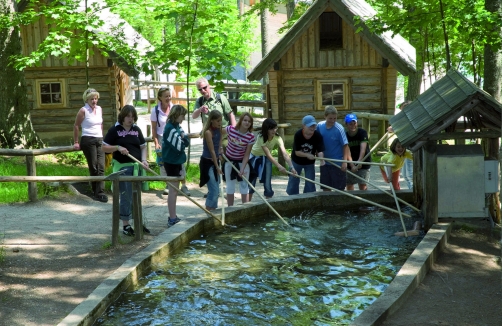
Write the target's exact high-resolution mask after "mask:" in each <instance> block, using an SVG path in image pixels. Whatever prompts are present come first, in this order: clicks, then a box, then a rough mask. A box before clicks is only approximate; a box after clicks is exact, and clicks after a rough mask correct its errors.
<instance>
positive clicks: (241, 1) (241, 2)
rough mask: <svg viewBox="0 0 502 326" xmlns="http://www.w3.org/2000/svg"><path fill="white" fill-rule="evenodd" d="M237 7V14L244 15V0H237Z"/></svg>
mask: <svg viewBox="0 0 502 326" xmlns="http://www.w3.org/2000/svg"><path fill="white" fill-rule="evenodd" d="M237 9H239V16H242V15H244V0H237Z"/></svg>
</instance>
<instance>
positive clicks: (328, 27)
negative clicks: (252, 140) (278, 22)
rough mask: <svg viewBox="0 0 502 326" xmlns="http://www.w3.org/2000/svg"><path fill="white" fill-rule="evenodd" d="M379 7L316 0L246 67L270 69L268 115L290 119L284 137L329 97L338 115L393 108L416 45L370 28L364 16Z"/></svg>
mask: <svg viewBox="0 0 502 326" xmlns="http://www.w3.org/2000/svg"><path fill="white" fill-rule="evenodd" d="M375 14H376V12H375V11H374V9H373V8H372V7H371V6H370V5H369V4H367V3H366V2H365V1H363V0H317V1H316V2H315V3H314V4H312V6H311V7H310V8H309V9H308V10H307V12H306V13H305V14H304V15H303V16H302V17H301V18H300V19H299V20H298V21H297V22H296V23H295V24H294V25H293V27H292V28H291V29H290V30H289V31H288V32H287V33H286V34H285V35H284V36H283V37H282V39H281V40H279V42H278V43H277V44H276V45H275V46H274V47H273V48H272V49H271V50H270V52H269V53H268V54H267V55H266V56H265V57H264V58H263V59H262V60H261V61H260V62H259V63H258V65H256V67H255V68H254V69H253V70H252V71H251V73H250V74H249V75H248V79H249V80H260V79H262V78H263V77H265V76H266V75H267V74H268V85H267V86H268V89H267V105H268V111H269V114H268V116H269V117H271V118H273V119H275V120H277V121H278V122H280V123H291V126H292V128H288V129H287V130H286V137H288V136H289V137H292V135H293V134H294V133H295V131H296V130H298V129H299V128H301V121H302V117H303V116H305V115H307V114H312V115H314V117H315V118H316V119H317V120H318V121H320V120H323V119H324V108H325V106H326V105H335V107H336V108H337V110H338V111H339V114H338V118H339V121H343V120H342V119H343V118H344V116H345V115H346V114H347V113H356V114H357V112H358V111H364V112H371V113H379V114H394V109H395V107H396V100H395V98H396V86H397V75H398V72H399V73H401V74H403V75H405V76H407V75H409V74H410V73H413V72H415V49H414V48H413V47H412V46H411V45H410V44H409V43H408V42H407V41H406V40H405V39H404V38H402V37H401V36H399V35H394V36H393V35H392V33H391V32H385V33H383V34H375V33H373V32H371V31H370V30H369V29H368V27H367V26H366V25H365V24H364V21H365V20H367V19H369V18H371V17H373V16H375ZM356 17H359V18H360V20H361V23H360V24H356ZM375 123H378V122H375ZM342 124H343V123H342ZM380 124H382V126H379V127H380V128H379V129H380V131H381V130H383V128H384V126H383V122H380ZM375 127H378V126H375ZM375 129H376V128H375ZM376 130H378V129H376ZM384 132H385V131H384ZM375 138H376V136H375Z"/></svg>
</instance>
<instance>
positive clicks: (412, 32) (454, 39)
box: [356, 0, 502, 83]
mask: <svg viewBox="0 0 502 326" xmlns="http://www.w3.org/2000/svg"><path fill="white" fill-rule="evenodd" d="M368 2H369V3H370V4H371V5H372V6H373V8H374V9H375V10H376V11H377V12H378V14H377V15H376V16H375V17H374V18H373V19H369V20H365V22H366V24H367V25H368V26H369V27H370V29H371V30H372V31H374V32H376V33H382V32H385V31H390V32H392V33H393V34H400V35H401V36H403V37H404V38H406V39H407V40H408V41H409V42H410V43H411V44H412V45H413V46H414V47H415V49H416V53H417V70H419V71H420V70H422V69H424V67H426V68H429V71H430V73H431V74H432V75H433V76H434V77H441V76H442V75H443V74H444V73H445V72H446V68H447V56H446V53H445V33H446V35H447V37H448V44H449V48H450V55H451V66H452V67H453V68H455V69H458V70H460V71H461V72H463V73H464V74H467V75H471V76H475V77H476V76H478V77H477V79H476V80H475V82H477V83H479V82H480V80H479V78H480V77H479V76H482V74H483V51H484V46H485V45H487V44H489V45H491V46H492V47H494V48H495V49H500V46H501V39H500V35H499V33H500V26H501V25H502V17H500V16H498V15H497V14H495V13H490V12H488V11H487V10H486V9H485V7H484V0H467V1H460V2H459V1H455V0H443V1H442V8H443V14H442V13H441V10H440V8H441V7H440V2H439V0H426V1H418V2H417V1H409V0H399V1H394V0H392V1H391V0H378V1H377V0H369V1H368ZM442 16H444V19H443V18H442ZM361 19H365V18H364V17H358V20H359V21H360V20H361ZM443 22H444V25H445V27H446V30H445V31H444V30H443ZM356 25H357V22H356ZM359 27H360V25H359Z"/></svg>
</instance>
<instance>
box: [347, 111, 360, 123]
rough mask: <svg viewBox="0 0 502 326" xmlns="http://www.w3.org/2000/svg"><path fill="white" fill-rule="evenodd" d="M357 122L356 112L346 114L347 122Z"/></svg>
mask: <svg viewBox="0 0 502 326" xmlns="http://www.w3.org/2000/svg"><path fill="white" fill-rule="evenodd" d="M352 121H355V122H357V117H356V115H355V114H354V113H349V114H347V115H346V116H345V123H351V122H352Z"/></svg>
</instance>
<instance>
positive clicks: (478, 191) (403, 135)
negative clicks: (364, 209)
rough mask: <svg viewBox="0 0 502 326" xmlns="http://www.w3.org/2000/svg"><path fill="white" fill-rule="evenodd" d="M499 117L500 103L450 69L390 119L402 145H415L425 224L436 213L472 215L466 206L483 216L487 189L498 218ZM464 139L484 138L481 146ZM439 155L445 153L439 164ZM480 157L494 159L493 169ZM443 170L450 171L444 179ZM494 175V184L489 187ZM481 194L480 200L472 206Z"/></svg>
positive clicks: (416, 178) (417, 191) (418, 193)
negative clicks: (445, 209)
mask: <svg viewBox="0 0 502 326" xmlns="http://www.w3.org/2000/svg"><path fill="white" fill-rule="evenodd" d="M501 121H502V104H500V103H499V102H497V101H496V100H495V99H494V98H493V97H492V96H491V95H490V94H488V93H486V92H485V91H483V90H482V89H480V88H479V87H477V86H476V85H475V84H474V83H472V82H471V81H469V80H468V79H467V78H465V77H464V76H462V75H461V74H460V73H459V72H458V71H456V70H450V71H448V73H447V74H446V76H444V77H443V78H441V79H440V80H438V81H436V82H435V83H434V84H432V85H431V87H430V88H429V89H428V90H427V91H425V92H424V93H422V94H421V95H420V96H418V98H417V99H416V100H415V101H413V102H412V103H411V104H409V105H407V106H406V107H405V108H404V109H403V111H401V112H400V113H398V114H397V115H395V116H394V117H392V118H391V119H390V123H391V125H392V127H393V129H394V131H395V133H396V135H397V137H398V138H399V140H400V141H401V142H402V144H403V146H405V147H407V148H409V149H411V150H412V151H413V154H414V160H413V164H414V169H413V170H414V172H415V173H414V174H413V177H414V188H415V196H416V200H417V202H418V203H421V204H422V205H423V211H424V213H425V214H424V215H425V224H426V227H427V228H429V227H430V226H431V225H432V224H434V223H437V221H438V218H439V217H454V218H462V217H473V216H472V214H469V210H473V211H475V212H474V213H475V215H477V214H479V215H480V216H478V217H483V216H484V214H483V213H482V211H483V208H484V207H487V206H484V205H485V203H484V202H483V201H484V198H485V194H486V195H487V196H486V198H490V199H491V202H490V203H489V205H488V207H487V208H488V209H490V215H492V216H494V217H495V218H494V220H497V221H500V211H499V209H498V207H499V201H498V196H496V195H495V193H496V192H497V191H498V188H499V175H498V173H497V172H498V168H497V167H498V165H499V163H498V159H499V141H500V136H501ZM466 139H470V140H472V139H483V142H482V143H483V146H482V147H481V146H480V145H479V144H477V145H473V144H470V145H465V140H466ZM446 140H454V141H455V145H447V144H446ZM476 143H478V142H476ZM474 146H477V147H478V148H479V149H476V148H474ZM477 155H481V163H480V164H479V166H478V165H476V164H474V163H472V162H473V161H472V160H470V159H471V158H473V157H475V156H477ZM483 156H484V157H483ZM442 157H445V158H447V161H446V162H447V165H446V166H445V168H444V169H443V170H441V165H440V159H441V158H442ZM459 157H463V158H466V159H462V158H461V159H457V158H459ZM483 159H484V160H485V161H487V160H491V161H492V162H493V163H495V164H494V165H493V164H491V165H492V166H495V170H493V171H490V169H489V168H488V169H487V164H486V163H490V162H484V164H483ZM445 174H448V175H451V177H449V178H446V179H445V178H444V175H445ZM474 175H477V177H473V176H474ZM441 180H445V182H443V181H441ZM492 181H495V187H490V188H491V189H492V190H487V185H488V183H489V182H492ZM479 196H480V201H481V203H479V204H475V205H476V207H474V209H472V208H471V206H472V205H473V203H475V202H476V198H477V197H479ZM443 204H451V206H452V207H451V212H450V213H448V212H446V213H444V214H441V212H442V210H441V205H443ZM479 205H483V206H484V207H483V206H481V207H480V206H479ZM462 207H464V208H462ZM476 211H477V213H476ZM438 212H439V213H438ZM485 217H488V216H485Z"/></svg>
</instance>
